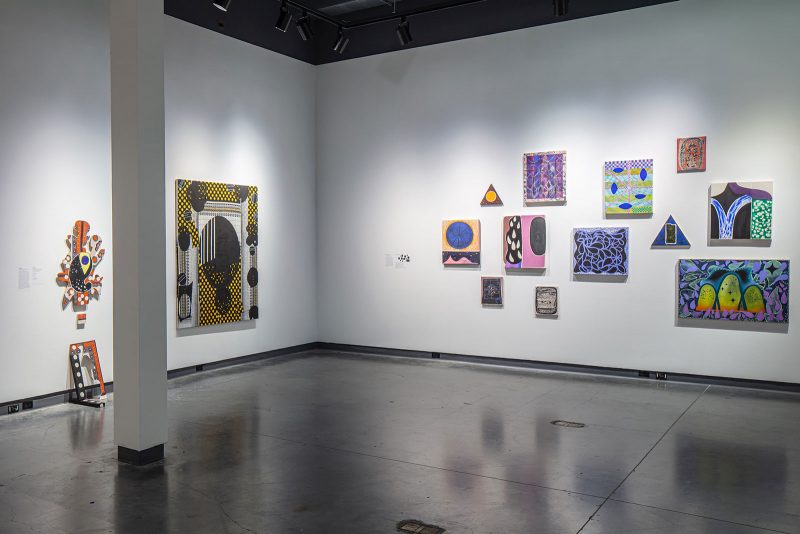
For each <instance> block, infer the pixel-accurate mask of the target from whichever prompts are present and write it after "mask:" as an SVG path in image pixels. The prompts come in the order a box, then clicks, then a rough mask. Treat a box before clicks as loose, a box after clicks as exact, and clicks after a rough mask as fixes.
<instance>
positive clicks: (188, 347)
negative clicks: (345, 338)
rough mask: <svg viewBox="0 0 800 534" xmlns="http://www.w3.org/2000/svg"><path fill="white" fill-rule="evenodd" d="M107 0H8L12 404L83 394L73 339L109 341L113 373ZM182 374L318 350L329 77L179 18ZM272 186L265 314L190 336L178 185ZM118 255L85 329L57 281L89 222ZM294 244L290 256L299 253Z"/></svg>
mask: <svg viewBox="0 0 800 534" xmlns="http://www.w3.org/2000/svg"><path fill="white" fill-rule="evenodd" d="M108 17H109V12H108V3H107V1H105V0H102V1H101V0H70V1H69V2H65V1H63V0H35V1H31V0H4V2H3V15H2V17H0V46H2V49H3V50H5V51H7V52H11V51H13V53H5V54H3V55H2V56H0V224H2V227H3V228H4V229H5V230H6V231H5V232H4V235H5V241H4V243H5V247H4V250H5V251H6V252H5V255H4V261H3V262H0V291H2V294H3V299H4V300H3V310H4V311H3V314H2V321H0V339H2V341H3V346H4V348H3V350H2V351H0V365H2V368H3V370H4V372H3V373H2V374H0V403H2V402H7V401H11V400H15V399H20V398H27V397H31V396H36V395H45V394H49V393H52V392H55V391H62V390H65V389H68V388H70V387H71V383H70V371H69V367H68V363H67V357H68V347H69V344H70V343H72V342H75V341H84V340H90V339H94V340H96V341H97V345H98V350H99V353H100V362H101V365H102V368H103V375H104V378H105V379H106V380H113V377H114V375H113V352H112V345H113V343H112V341H113V337H112V336H113V329H112V309H113V306H112V296H113V280H112V276H111V274H112V267H113V264H112V261H113V257H114V248H115V246H124V243H119V244H115V243H112V239H111V237H112V236H111V153H110V150H111V144H110V135H111V132H110V110H109V105H110V101H109V98H110V89H109V87H110V80H109V27H108V23H109V21H108ZM165 19H166V20H165V31H166V39H165V84H166V87H165V90H166V96H165V100H166V102H165V104H166V180H167V184H166V185H167V188H166V189H167V199H166V201H165V210H166V214H167V264H166V266H165V278H164V279H160V280H154V281H153V283H163V284H166V285H167V295H168V298H167V309H168V315H167V316H168V321H169V324H168V333H169V338H168V343H169V344H168V365H169V368H170V369H176V368H181V367H186V366H190V365H197V364H202V363H207V362H210V361H218V360H222V359H227V358H233V357H236V356H242V355H249V354H255V353H259V352H263V351H267V350H272V349H276V348H283V347H288V346H293V345H298V344H302V343H308V342H312V341H316V339H317V324H316V285H315V284H316V267H315V266H316V238H315V233H316V223H315V195H314V187H315V184H314V178H315V176H314V173H315V148H314V143H315V133H316V131H315V122H314V104H315V99H314V89H315V86H314V84H315V78H314V76H315V73H314V68H313V67H312V66H310V65H307V64H305V63H302V62H300V61H297V60H293V59H289V58H287V57H284V56H281V55H279V54H275V53H272V52H269V51H266V50H263V49H259V48H256V47H253V46H251V45H247V44H244V43H241V42H239V41H236V40H234V39H231V38H227V37H224V36H221V35H219V34H216V33H214V32H210V31H208V30H205V29H202V28H198V27H194V26H191V25H189V24H187V23H185V22H182V21H178V20H176V19H172V18H171V17H165ZM178 177H183V178H190V179H198V180H211V181H221V182H231V183H242V184H248V185H256V186H258V188H259V194H260V201H259V238H260V244H259V259H260V261H259V264H260V269H259V308H260V318H259V319H258V320H256V321H250V322H248V323H243V324H240V325H235V326H220V327H217V328H197V329H192V331H190V332H187V331H185V330H184V331H182V332H180V333H177V331H176V327H175V325H176V323H175V300H174V295H175V249H174V243H175V226H174V225H175V223H174V179H175V178H178ZM77 219H84V220H87V221H89V223H90V224H91V231H92V233H97V234H99V235H100V237H101V238H102V239H103V241H104V245H105V248H106V250H107V253H106V256H105V258H104V259H103V261H102V262H101V263H100V265H99V267H98V270H97V273H98V274H99V275H100V276H103V277H104V280H103V289H102V293H101V296H100V299H99V300H92V302H91V303H90V304H89V306H88V309H87V310H86V311H87V316H88V320H87V322H86V326H85V328H84V329H82V330H78V329H77V328H76V314H75V312H73V311H72V308H71V307H69V308H67V309H66V310H64V311H62V310H61V296H62V294H63V288H61V287H59V286H58V285H57V284H56V282H55V277H56V273H57V272H58V271H59V270H60V262H61V260H62V259H63V258H64V255H65V254H66V252H67V248H66V244H65V243H64V238H65V236H66V235H67V234H69V233H70V232H71V231H72V225H73V223H74V221H75V220H77ZM286 251H291V252H286Z"/></svg>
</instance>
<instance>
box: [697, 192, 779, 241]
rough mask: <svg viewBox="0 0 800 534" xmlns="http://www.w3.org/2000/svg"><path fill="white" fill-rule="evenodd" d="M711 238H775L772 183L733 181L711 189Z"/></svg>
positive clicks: (709, 202)
mask: <svg viewBox="0 0 800 534" xmlns="http://www.w3.org/2000/svg"><path fill="white" fill-rule="evenodd" d="M708 204H709V212H710V217H711V219H710V221H711V224H710V227H709V232H710V235H709V237H710V238H711V239H720V240H722V239H725V240H727V239H734V240H735V239H747V240H749V239H756V240H769V239H772V182H729V183H724V184H711V187H710V188H709V201H708Z"/></svg>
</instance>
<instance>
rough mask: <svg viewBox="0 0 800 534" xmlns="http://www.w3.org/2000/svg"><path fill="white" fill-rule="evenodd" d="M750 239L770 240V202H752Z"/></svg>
mask: <svg viewBox="0 0 800 534" xmlns="http://www.w3.org/2000/svg"><path fill="white" fill-rule="evenodd" d="M750 239H772V201H771V200H753V206H752V220H751V223H750Z"/></svg>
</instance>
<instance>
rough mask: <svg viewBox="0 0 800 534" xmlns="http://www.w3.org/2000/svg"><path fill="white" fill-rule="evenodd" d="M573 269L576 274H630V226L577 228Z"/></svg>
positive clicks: (573, 246) (573, 243)
mask: <svg viewBox="0 0 800 534" xmlns="http://www.w3.org/2000/svg"><path fill="white" fill-rule="evenodd" d="M572 272H573V274H576V275H584V274H595V275H609V276H627V274H628V228H627V227H621V228H575V229H574V231H573V235H572Z"/></svg>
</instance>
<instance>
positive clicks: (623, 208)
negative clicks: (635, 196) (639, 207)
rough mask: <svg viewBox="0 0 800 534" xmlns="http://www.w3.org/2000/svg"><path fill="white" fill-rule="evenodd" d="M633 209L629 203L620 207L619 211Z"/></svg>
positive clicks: (624, 203)
mask: <svg viewBox="0 0 800 534" xmlns="http://www.w3.org/2000/svg"><path fill="white" fill-rule="evenodd" d="M632 207H633V206H632V205H630V204H628V203H627V202H623V203H622V204H620V205H619V209H621V210H629V209H631V208H632Z"/></svg>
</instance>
